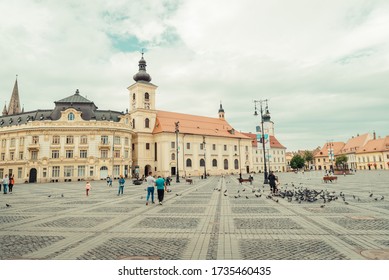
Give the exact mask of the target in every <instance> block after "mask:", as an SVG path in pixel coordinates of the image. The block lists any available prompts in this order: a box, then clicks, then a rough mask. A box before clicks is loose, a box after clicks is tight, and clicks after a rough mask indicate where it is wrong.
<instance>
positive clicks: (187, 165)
mask: <svg viewBox="0 0 389 280" xmlns="http://www.w3.org/2000/svg"><path fill="white" fill-rule="evenodd" d="M186 167H192V160H191V159H190V158H188V159H187V160H186Z"/></svg>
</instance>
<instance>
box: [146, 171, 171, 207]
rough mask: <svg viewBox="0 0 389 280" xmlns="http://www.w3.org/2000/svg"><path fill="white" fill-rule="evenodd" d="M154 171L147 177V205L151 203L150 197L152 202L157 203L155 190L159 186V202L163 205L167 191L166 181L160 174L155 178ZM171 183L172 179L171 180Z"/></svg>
mask: <svg viewBox="0 0 389 280" xmlns="http://www.w3.org/2000/svg"><path fill="white" fill-rule="evenodd" d="M152 175H153V172H149V176H147V178H146V182H147V196H146V205H149V199H150V198H151V203H152V204H155V201H154V191H155V187H156V188H157V195H158V202H159V204H160V205H162V201H163V198H164V196H165V191H167V186H166V181H165V179H164V178H162V177H161V176H158V178H157V179H155V178H154V177H153V176H152ZM169 185H170V181H169Z"/></svg>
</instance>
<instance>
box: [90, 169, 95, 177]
mask: <svg viewBox="0 0 389 280" xmlns="http://www.w3.org/2000/svg"><path fill="white" fill-rule="evenodd" d="M93 170H94V169H93V166H90V167H89V176H91V177H93Z"/></svg>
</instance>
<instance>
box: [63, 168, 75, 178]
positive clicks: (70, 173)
mask: <svg viewBox="0 0 389 280" xmlns="http://www.w3.org/2000/svg"><path fill="white" fill-rule="evenodd" d="M63 170H64V177H73V166H64V168H63Z"/></svg>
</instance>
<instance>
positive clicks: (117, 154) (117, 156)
mask: <svg viewBox="0 0 389 280" xmlns="http://www.w3.org/2000/svg"><path fill="white" fill-rule="evenodd" d="M114 157H115V158H120V150H115V151H114Z"/></svg>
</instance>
